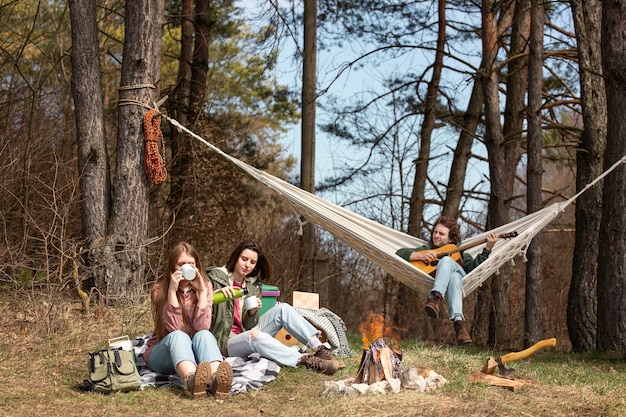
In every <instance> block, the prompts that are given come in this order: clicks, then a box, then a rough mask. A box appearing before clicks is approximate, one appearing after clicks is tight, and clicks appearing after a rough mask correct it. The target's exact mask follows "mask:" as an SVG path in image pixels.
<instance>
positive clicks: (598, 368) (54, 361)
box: [0, 302, 626, 417]
mask: <svg viewBox="0 0 626 417" xmlns="http://www.w3.org/2000/svg"><path fill="white" fill-rule="evenodd" d="M79 306H80V305H79V304H75V305H70V306H68V305H64V306H62V307H63V308H52V307H51V306H50V305H48V306H47V307H46V308H44V307H42V306H41V305H39V306H32V305H28V306H20V305H18V304H17V303H6V302H5V303H3V302H0V313H2V315H3V317H17V316H16V312H17V311H30V312H31V315H32V317H28V318H27V319H23V320H14V321H12V322H10V323H9V324H5V325H4V326H3V327H2V330H1V334H0V340H2V343H3V344H2V345H0V379H1V380H2V384H3V386H4V387H11V390H10V391H9V392H3V395H2V397H0V414H1V415H11V416H16V417H20V416H24V417H26V416H28V417H32V415H33V414H34V413H33V410H37V412H36V413H35V414H37V415H41V414H43V415H45V414H49V415H63V416H66V417H69V416H83V415H107V416H125V417H128V416H146V415H154V414H155V412H156V414H158V415H184V414H190V415H205V414H206V415H220V416H223V415H225V416H228V415H233V416H234V415H264V416H293V415H299V416H331V415H332V416H334V415H340V416H342V417H348V416H362V415H377V416H407V415H415V414H424V415H433V416H458V415H462V416H463V417H472V416H486V415H492V416H501V415H503V416H509V415H510V416H551V415H557V414H558V415H572V416H574V415H575V416H598V415H603V416H621V415H625V414H626V394H624V393H623V392H622V391H623V390H622V389H621V387H623V386H625V385H626V372H625V371H626V362H625V361H624V357H623V355H621V354H618V355H616V354H613V355H608V354H606V355H603V354H599V353H588V354H575V353H563V352H552V351H547V352H537V353H535V354H534V355H532V356H531V357H529V358H527V359H525V360H520V361H518V362H514V363H510V364H507V367H510V368H514V369H515V372H516V374H517V375H519V376H521V377H524V378H530V379H532V380H534V384H529V385H525V386H524V387H523V388H522V389H519V390H516V391H515V392H512V391H509V390H507V389H504V388H501V387H494V386H488V385H483V384H478V383H472V382H470V375H471V374H472V372H475V371H480V370H481V369H482V367H483V365H484V364H485V361H486V360H487V359H488V358H489V357H490V356H492V355H493V352H491V351H488V350H485V349H481V348H478V347H475V346H469V347H458V346H447V345H431V344H426V343H423V342H421V341H417V340H404V341H401V342H400V346H399V347H400V349H401V350H402V353H403V358H402V362H403V365H404V366H405V367H406V368H409V367H427V368H430V369H432V370H434V371H435V372H437V373H438V374H440V375H442V376H443V377H445V378H446V379H447V381H448V383H447V384H446V385H444V386H443V387H442V388H440V389H437V390H435V391H431V392H425V393H419V392H415V391H410V390H406V389H404V390H402V391H401V392H400V393H398V394H387V395H377V396H357V397H349V398H348V397H340V398H330V399H328V398H321V393H322V391H323V383H324V381H334V380H335V381H336V380H346V379H350V378H353V377H354V376H356V373H357V370H358V367H359V363H360V358H361V354H362V353H363V346H362V341H361V336H360V335H348V340H349V343H350V346H351V348H352V356H351V357H348V358H341V360H342V361H343V362H344V363H345V365H346V367H345V368H344V369H341V370H340V371H339V372H338V373H337V374H336V375H334V376H332V377H331V376H326V375H320V374H318V373H315V372H312V371H308V370H304V369H301V368H289V367H282V368H281V372H280V374H279V375H278V378H277V379H276V380H275V381H273V382H271V383H269V384H267V385H266V386H264V387H263V389H261V390H260V391H253V392H249V393H246V394H240V395H236V396H234V397H231V398H229V399H228V400H227V401H226V402H225V403H224V404H219V403H216V402H215V401H213V400H211V399H208V398H207V399H204V400H202V401H193V400H190V399H188V398H187V397H186V396H185V395H184V392H183V391H182V390H181V389H178V388H166V389H154V388H152V389H146V390H145V391H138V392H132V393H123V394H120V393H118V394H113V395H101V394H93V393H82V392H80V391H79V390H78V388H77V387H78V384H79V383H80V382H81V381H82V380H83V379H85V378H87V356H88V352H89V351H93V350H97V349H99V348H101V347H104V346H106V344H107V341H108V339H109V338H112V337H117V336H120V335H124V334H127V335H129V337H131V338H134V337H135V336H137V335H142V334H144V333H147V332H150V331H151V328H150V326H151V317H150V312H149V309H147V308H146V306H145V305H144V306H135V307H125V308H124V307H119V308H117V309H115V308H104V309H102V310H101V311H97V310H96V308H95V307H94V310H93V311H92V312H91V313H92V314H91V315H89V316H83V315H82V314H81V313H80V309H79ZM50 311H58V312H59V314H58V315H56V316H54V317H48V322H47V324H46V325H45V326H44V325H43V324H42V323H44V321H45V320H43V319H42V315H44V314H47V312H50ZM51 329H59V330H58V331H57V332H55V333H50V330H51ZM503 353H506V352H503ZM496 373H497V371H496ZM34 381H36V382H34Z"/></svg>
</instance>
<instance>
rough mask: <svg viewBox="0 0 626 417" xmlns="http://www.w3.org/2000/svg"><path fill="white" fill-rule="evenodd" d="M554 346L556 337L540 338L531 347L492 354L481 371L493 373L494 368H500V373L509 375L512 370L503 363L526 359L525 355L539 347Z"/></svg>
mask: <svg viewBox="0 0 626 417" xmlns="http://www.w3.org/2000/svg"><path fill="white" fill-rule="evenodd" d="M555 346H556V338H552V339H546V340H542V341H541V342H537V343H535V344H534V345H532V346H531V347H529V348H528V349H524V350H522V351H519V352H512V353H507V354H506V355H504V356H496V357H493V356H492V357H490V358H489V359H487V362H486V363H485V366H483V369H482V371H481V372H483V373H485V374H493V372H494V371H495V369H496V368H500V373H501V374H502V375H503V376H507V375H510V374H511V373H512V372H513V371H514V370H513V369H507V368H505V366H504V364H505V363H508V362H515V361H519V360H521V359H526V358H527V357H529V356H530V355H532V354H533V353H535V352H536V351H538V350H539V349H543V348H548V347H555Z"/></svg>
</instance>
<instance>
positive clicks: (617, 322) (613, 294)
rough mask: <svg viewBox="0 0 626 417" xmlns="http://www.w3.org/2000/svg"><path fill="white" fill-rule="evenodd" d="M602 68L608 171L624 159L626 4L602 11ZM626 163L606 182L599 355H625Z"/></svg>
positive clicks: (612, 0) (609, 0)
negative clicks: (605, 106) (620, 353)
mask: <svg viewBox="0 0 626 417" xmlns="http://www.w3.org/2000/svg"><path fill="white" fill-rule="evenodd" d="M602 64H603V66H604V77H605V78H604V80H605V85H606V96H607V97H606V98H607V102H608V103H611V105H610V106H608V111H607V142H606V154H605V160H604V161H605V163H604V167H605V169H606V168H608V167H610V166H611V165H613V164H614V163H615V162H616V161H617V160H618V159H620V158H622V157H624V155H625V154H626V3H624V2H623V1H619V0H606V1H604V7H603V10H602ZM625 189H626V164H623V163H622V164H621V165H620V166H619V167H618V168H617V169H616V170H614V171H613V172H612V173H611V174H610V175H609V176H607V178H606V180H605V182H604V193H603V198H602V220H601V223H600V230H601V231H602V243H603V244H604V245H605V246H606V247H607V248H610V250H601V251H600V255H599V256H598V340H597V347H598V349H599V350H602V351H606V350H616V351H620V352H624V351H625V350H626V256H625V255H624V254H625V253H626V210H624V207H626V193H625V192H624V190H625Z"/></svg>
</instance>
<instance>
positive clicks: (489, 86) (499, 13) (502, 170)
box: [478, 0, 519, 345]
mask: <svg viewBox="0 0 626 417" xmlns="http://www.w3.org/2000/svg"><path fill="white" fill-rule="evenodd" d="M501 7H506V5H503V4H501V3H500V2H497V1H493V0H483V2H482V9H481V12H482V42H483V45H482V53H483V55H482V62H481V72H482V74H481V77H482V81H483V88H484V92H485V125H486V132H485V145H486V147H487V152H488V155H489V177H490V181H491V193H490V196H489V212H488V216H489V218H488V222H487V223H488V226H489V228H493V227H497V226H500V225H502V224H505V223H506V222H507V221H508V219H509V208H510V205H511V194H512V190H513V180H514V178H515V169H516V167H517V163H518V157H519V142H518V141H516V140H507V139H508V138H507V137H505V135H504V132H503V129H502V124H501V110H500V94H499V84H500V65H501V64H500V62H499V61H498V52H499V50H500V41H501V37H500V36H501V34H502V33H503V32H504V29H506V28H508V27H510V22H511V17H512V14H513V12H514V9H510V8H501ZM509 86H510V87H513V88H517V87H519V86H514V85H512V84H509ZM514 137H515V136H514ZM508 287H509V283H508V282H507V281H506V280H493V282H492V293H491V294H490V295H491V299H492V300H493V304H492V308H491V309H489V311H487V312H485V313H488V314H489V320H487V321H485V320H484V318H483V320H478V322H479V324H481V325H482V326H484V325H485V323H488V339H487V340H484V339H483V340H481V339H480V338H479V339H478V340H481V341H482V342H483V343H484V342H488V343H489V344H490V345H501V344H505V345H506V344H508V343H509V342H510V340H509V338H510V327H509V326H507V325H506V323H507V322H508V321H509V319H510V315H511V311H510V305H509V300H508V297H509V290H508ZM481 295H482V296H483V299H482V300H479V304H481V303H484V302H486V305H489V304H490V303H489V302H488V301H485V300H484V298H485V297H487V299H488V297H489V296H488V295H485V294H479V297H480V296H481ZM483 317H484V315H483ZM478 336H481V337H483V336H484V332H481V333H480V334H479V335H478Z"/></svg>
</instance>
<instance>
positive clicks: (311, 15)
mask: <svg viewBox="0 0 626 417" xmlns="http://www.w3.org/2000/svg"><path fill="white" fill-rule="evenodd" d="M316 73H317V0H305V1H304V62H303V64H302V127H301V129H302V138H301V142H302V145H301V147H302V155H301V161H300V164H301V168H300V170H301V173H300V175H301V177H300V188H302V189H303V190H305V191H308V192H310V193H315V113H316V112H315V110H316V109H315V106H316V105H317V100H316V95H317V88H316V86H317V76H316ZM300 260H301V264H302V272H301V274H300V279H299V285H298V288H300V289H302V290H303V291H314V290H315V281H314V275H315V271H314V267H313V266H314V261H315V228H314V226H313V224H312V223H307V224H305V226H304V228H303V234H302V238H301V239H300Z"/></svg>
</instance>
